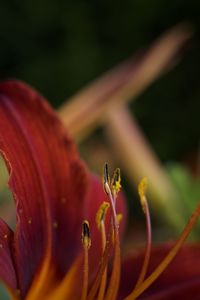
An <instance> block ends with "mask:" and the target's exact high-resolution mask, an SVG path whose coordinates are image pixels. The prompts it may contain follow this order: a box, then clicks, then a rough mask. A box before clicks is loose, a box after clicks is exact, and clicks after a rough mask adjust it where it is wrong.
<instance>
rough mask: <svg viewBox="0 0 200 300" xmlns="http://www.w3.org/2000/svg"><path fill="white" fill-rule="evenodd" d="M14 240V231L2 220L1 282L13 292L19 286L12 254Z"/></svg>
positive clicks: (0, 231)
mask: <svg viewBox="0 0 200 300" xmlns="http://www.w3.org/2000/svg"><path fill="white" fill-rule="evenodd" d="M12 240H13V232H12V230H11V229H10V228H9V227H8V226H7V224H6V223H5V222H4V221H3V220H2V219H0V281H3V282H4V283H5V284H6V285H7V286H8V287H9V288H11V289H12V290H16V289H17V288H18V286H17V278H16V273H15V267H14V264H13V259H12V253H11V252H12V248H11V247H12Z"/></svg>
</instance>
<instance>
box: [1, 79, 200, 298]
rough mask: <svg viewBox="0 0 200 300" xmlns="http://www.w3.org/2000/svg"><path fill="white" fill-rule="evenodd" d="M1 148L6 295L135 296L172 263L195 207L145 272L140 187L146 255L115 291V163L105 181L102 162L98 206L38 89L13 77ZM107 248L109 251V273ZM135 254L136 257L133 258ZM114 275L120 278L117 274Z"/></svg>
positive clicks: (5, 99)
mask: <svg viewBox="0 0 200 300" xmlns="http://www.w3.org/2000/svg"><path fill="white" fill-rule="evenodd" d="M0 151H1V154H2V156H3V158H4V160H5V162H6V165H7V167H8V170H9V173H10V179H9V186H10V188H11V190H12V192H13V197H14V200H15V204H16V215H17V224H16V230H15V232H14V233H13V231H12V230H11V229H10V228H9V227H8V226H7V225H6V224H5V222H4V221H3V220H0V267H1V268H0V279H1V280H2V281H3V282H4V283H5V285H6V286H7V287H8V289H9V291H10V294H11V297H12V299H26V300H36V299H37V300H38V299H44V300H55V299H59V300H64V299H72V300H73V299H74V300H76V299H82V300H86V299H89V300H92V299H97V297H98V299H99V300H100V299H106V300H114V299H117V297H120V299H122V297H127V298H126V299H136V297H138V296H140V295H141V294H142V293H143V291H145V289H146V288H147V287H149V286H150V284H151V283H152V282H153V281H154V280H155V279H156V278H157V277H158V276H159V275H160V274H161V273H162V271H163V270H164V269H165V268H166V266H167V265H168V264H169V263H170V262H171V260H172V259H173V258H174V256H175V254H176V253H177V251H178V250H179V249H180V247H181V245H182V244H183V242H184V240H185V239H186V237H187V235H188V234H189V232H190V230H191V229H192V227H193V225H194V223H195V221H196V219H197V218H198V216H199V214H200V207H198V208H197V210H196V211H195V213H194V215H193V217H192V218H191V220H190V222H189V224H188V226H187V227H186V229H185V230H184V232H183V234H182V235H181V237H180V238H179V240H178V242H177V243H176V244H175V246H174V247H173V249H172V250H171V251H169V254H168V255H167V256H166V257H165V259H164V260H163V261H162V262H161V263H160V264H159V267H156V266H154V267H155V270H154V271H153V273H151V275H150V276H149V277H147V278H146V279H145V277H146V273H147V272H146V271H147V268H148V264H149V256H150V247H149V246H150V243H151V241H150V222H149V212H148V205H147V202H146V197H145V194H144V187H142V188H141V189H140V194H141V201H142V204H143V209H144V212H145V215H146V218H147V230H148V243H147V250H146V253H145V260H144V263H143V267H142V272H140V275H139V278H140V279H139V280H138V282H137V284H136V288H135V289H132V291H131V289H130V287H129V288H127V290H126V292H125V293H124V289H123V285H122V284H121V289H120V291H119V293H118V288H119V284H120V241H119V233H118V227H119V221H118V216H117V212H120V213H122V214H123V215H124V219H125V214H126V213H125V208H124V204H123V201H122V198H121V197H119V199H117V201H116V196H117V194H118V191H119V188H120V175H119V170H116V173H115V175H114V177H113V178H112V181H111V180H110V178H109V174H108V170H107V167H106V168H105V174H104V189H105V192H106V194H107V197H108V201H109V202H107V203H104V204H103V205H102V206H101V202H102V200H103V199H104V198H105V194H104V192H103V189H102V187H101V184H100V183H99V180H98V179H97V178H95V177H94V176H92V175H91V174H90V173H89V172H88V170H87V169H86V168H85V166H84V165H83V163H82V162H81V161H80V159H79V157H78V154H77V152H76V149H75V146H74V144H73V142H72V141H71V139H70V138H69V137H68V136H67V135H66V132H65V130H64V128H63V126H62V124H61V123H60V121H59V120H58V118H57V117H56V115H55V114H54V113H53V111H52V110H51V108H50V107H49V106H48V104H47V102H46V101H45V100H44V99H43V98H42V97H41V96H40V95H39V94H38V93H37V92H35V91H34V90H32V89H31V88H30V87H28V86H26V85H25V84H23V83H20V82H15V81H9V82H5V83H2V84H0ZM115 201H116V204H117V208H116V207H115V206H116V205H115ZM109 205H110V206H111V208H110V209H109V211H110V212H109V211H108V216H107V219H106V220H107V222H106V224H104V220H105V213H106V209H107V208H108V206H109ZM99 207H100V209H99ZM97 211H98V216H97V217H98V218H97V219H98V220H97V225H98V226H97V225H96V222H95V217H96V213H97ZM83 220H85V221H83ZM89 224H90V225H91V229H89ZM81 227H82V228H83V229H82V244H83V245H81V242H80V237H81ZM97 227H99V229H100V230H99V229H98V228H97ZM121 227H123V223H122V226H121ZM122 231H123V230H122ZM90 234H91V236H92V246H91V248H90V244H91V241H90ZM106 240H107V243H106ZM89 248H90V250H89ZM112 248H113V249H112ZM192 249H193V248H192ZM110 254H113V256H114V258H113V267H112V271H111V275H110V276H109V275H108V274H107V265H108V258H109V255H110ZM153 254H154V253H153ZM139 257H141V256H140V255H139ZM153 257H154V255H153ZM183 257H184V258H185V255H183ZM137 261H139V260H137V258H135V259H134V263H135V262H137ZM175 262H176V260H175ZM150 268H151V263H150ZM127 274H128V273H127ZM133 274H134V272H133ZM133 274H131V278H132V279H133V282H132V285H134V278H133V277H134V275H133ZM141 274H142V275H141ZM189 275H190V274H189ZM121 278H122V281H121V282H123V273H122V277H121ZM189 278H190V279H191V276H189ZM128 292H130V293H129V296H128ZM97 295H98V296H97ZM120 295H121V296H120ZM145 299H146V298H145ZM156 299H157V298H156ZM158 299H161V298H158ZM163 299H164V298H163ZM166 299H171V298H166Z"/></svg>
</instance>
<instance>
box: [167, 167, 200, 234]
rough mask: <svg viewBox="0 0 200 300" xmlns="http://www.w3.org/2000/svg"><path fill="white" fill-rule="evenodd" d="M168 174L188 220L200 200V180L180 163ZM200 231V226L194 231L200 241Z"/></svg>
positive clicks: (181, 211)
mask: <svg viewBox="0 0 200 300" xmlns="http://www.w3.org/2000/svg"><path fill="white" fill-rule="evenodd" d="M168 174H169V176H170V178H171V180H172V182H173V184H174V186H175V187H176V189H177V192H178V195H179V206H180V213H181V214H182V213H184V214H185V217H184V218H185V219H186V220H187V219H188V218H189V216H190V215H191V214H192V212H193V211H194V209H195V207H196V206H197V203H199V200H200V184H199V178H194V177H193V176H192V175H191V173H189V171H188V170H187V168H186V167H184V166H183V165H181V164H178V163H174V164H170V165H169V166H168ZM199 229H200V225H198V226H197V227H196V229H195V228H194V231H195V230H196V233H198V235H197V238H198V239H199Z"/></svg>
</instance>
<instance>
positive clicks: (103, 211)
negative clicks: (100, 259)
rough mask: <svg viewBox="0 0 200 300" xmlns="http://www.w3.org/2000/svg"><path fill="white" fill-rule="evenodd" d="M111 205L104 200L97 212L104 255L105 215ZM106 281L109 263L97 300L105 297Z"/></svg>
mask: <svg viewBox="0 0 200 300" xmlns="http://www.w3.org/2000/svg"><path fill="white" fill-rule="evenodd" d="M109 207H110V204H109V203H108V202H103V203H102V205H101V206H100V208H99V210H98V212H97V215H96V222H97V226H98V228H99V229H100V231H101V241H102V255H103V253H104V250H105V247H106V230H105V217H106V213H107V210H108V208H109ZM106 281H107V264H106V267H105V270H104V273H103V275H102V279H101V284H100V288H99V293H98V297H97V300H103V298H104V294H105V289H106Z"/></svg>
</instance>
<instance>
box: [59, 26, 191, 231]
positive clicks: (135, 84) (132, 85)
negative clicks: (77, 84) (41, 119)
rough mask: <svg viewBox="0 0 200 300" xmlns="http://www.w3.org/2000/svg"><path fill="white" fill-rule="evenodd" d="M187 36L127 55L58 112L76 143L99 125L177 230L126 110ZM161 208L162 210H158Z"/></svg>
mask: <svg viewBox="0 0 200 300" xmlns="http://www.w3.org/2000/svg"><path fill="white" fill-rule="evenodd" d="M190 37H191V31H190V30H189V29H188V27H186V26H183V25H179V26H176V27H175V28H173V29H171V30H169V31H168V32H167V33H165V34H164V35H163V36H162V37H161V38H160V39H158V40H157V41H156V42H155V43H154V44H153V46H151V47H150V48H149V49H148V50H146V51H145V52H143V53H142V54H140V55H138V56H136V57H135V58H131V59H129V60H127V61H126V62H124V63H122V64H121V65H119V66H118V67H117V68H115V69H114V70H112V71H111V72H109V73H107V74H106V75H104V76H103V77H101V78H100V79H98V80H96V81H95V82H93V83H92V84H91V85H89V86H88V87H87V88H85V89H84V90H82V91H81V92H79V93H78V94H76V95H75V96H74V97H72V98H71V99H70V101H69V102H66V103H65V104H64V105H63V106H62V107H61V108H60V109H59V111H58V113H59V115H60V117H61V119H62V120H63V122H64V123H65V125H66V127H67V128H68V130H69V131H70V133H71V135H72V136H74V137H75V138H76V139H77V140H78V141H79V142H80V141H81V140H83V139H84V138H85V137H86V136H87V135H88V134H89V133H91V132H92V130H93V129H94V128H95V127H96V126H98V125H100V124H101V125H103V126H104V127H105V129H106V130H107V132H108V134H109V141H110V142H111V143H112V145H113V146H114V151H115V154H117V155H118V159H119V160H120V162H121V164H122V166H123V167H124V169H125V171H127V174H128V175H129V178H130V180H131V182H132V181H133V180H134V181H135V182H138V180H139V179H140V178H141V177H142V176H144V175H145V176H147V177H148V178H149V180H150V186H151V189H150V192H151V195H152V198H151V199H152V201H154V203H156V205H154V206H153V207H154V208H155V209H156V210H158V212H161V214H159V215H161V216H165V217H167V218H168V221H170V222H171V224H173V225H174V227H175V228H179V226H180V225H182V219H181V214H180V207H179V209H177V207H176V201H175V200H176V196H177V195H176V192H175V190H174V187H173V185H172V184H171V182H170V180H169V178H168V176H167V174H166V172H165V170H164V168H163V167H162V166H161V164H160V162H159V160H158V159H157V157H156V155H155V154H154V152H153V150H152V149H151V147H150V146H149V144H148V143H147V142H146V140H145V138H144V136H143V134H142V132H141V131H140V130H139V128H138V126H137V124H136V122H135V121H134V120H133V119H132V117H131V116H130V114H129V112H128V110H127V109H126V102H128V101H130V100H133V99H135V98H136V96H138V95H139V94H140V93H141V92H142V91H143V90H144V89H145V88H147V87H148V86H149V85H150V84H151V83H152V82H153V81H154V80H155V79H156V78H158V77H159V76H160V75H161V74H162V73H163V72H165V71H167V70H168V69H169V68H170V67H171V66H172V65H174V63H176V59H177V53H179V51H180V49H181V47H182V46H183V45H184V44H185V42H186V41H187V40H188V39H189V38H190ZM163 212H164V213H163Z"/></svg>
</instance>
